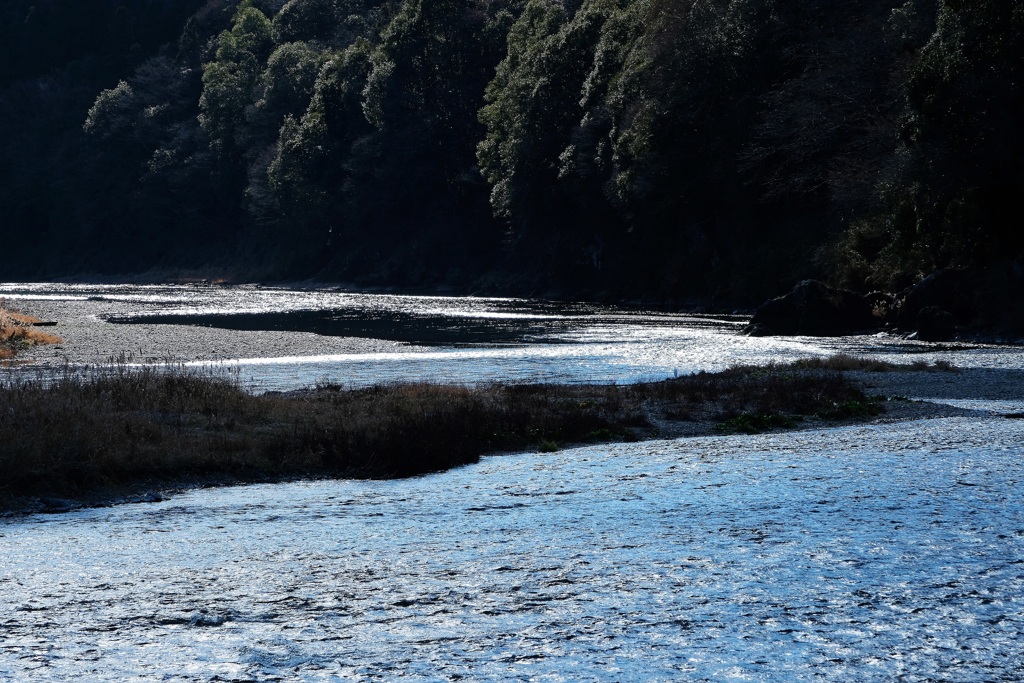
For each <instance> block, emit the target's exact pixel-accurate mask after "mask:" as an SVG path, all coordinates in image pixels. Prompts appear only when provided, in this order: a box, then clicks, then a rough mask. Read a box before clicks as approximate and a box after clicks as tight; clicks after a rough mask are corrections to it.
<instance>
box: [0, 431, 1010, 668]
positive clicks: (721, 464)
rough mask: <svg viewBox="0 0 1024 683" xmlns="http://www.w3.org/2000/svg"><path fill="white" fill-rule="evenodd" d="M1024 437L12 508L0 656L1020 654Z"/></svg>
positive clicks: (171, 664) (487, 470)
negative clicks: (59, 511) (57, 508)
mask: <svg viewBox="0 0 1024 683" xmlns="http://www.w3.org/2000/svg"><path fill="white" fill-rule="evenodd" d="M1022 437H1024V430H1022V426H1021V424H1020V422H1019V421H1012V420H1005V419H998V418H988V419H985V420H970V421H963V420H962V419H959V418H958V419H951V420H943V421H931V422H924V423H920V424H918V425H917V426H916V428H915V429H914V430H911V431H907V430H905V429H904V428H903V426H876V427H856V428H846V429H840V430H831V431H823V432H805V433H799V434H787V435H768V436H759V437H742V438H741V437H716V438H706V439H695V440H688V441H676V442H668V441H661V442H650V443H644V444H631V445H619V446H611V447H607V446H606V447H588V448H582V449H575V450H570V451H564V452H561V453H556V454H551V455H539V454H522V455H517V456H503V457H492V458H486V459H484V461H482V462H481V463H480V464H479V465H474V466H470V467H466V468H464V469H460V470H457V471H453V472H449V473H445V474H440V475H435V476H430V477H424V478H419V479H414V480H409V481H398V482H323V483H312V484H311V483H304V484H285V485H277V486H254V487H244V488H230V489H223V490H210V491H200V492H196V493H192V494H188V495H181V496H177V497H175V498H174V499H172V500H170V501H166V502H161V503H150V504H139V505H126V506H121V507H117V508H110V509H101V510H88V511H83V512H76V513H71V514H65V515H60V516H51V517H31V518H26V519H19V520H8V521H6V522H3V523H2V525H0V543H2V544H3V548H4V563H3V566H2V568H0V615H2V616H0V627H2V631H0V634H2V635H0V680H9V681H22V680H33V681H51V680H52V681H57V680H68V679H70V678H72V677H77V678H81V679H85V680H104V681H126V680H142V679H147V680H183V681H184V680H195V681H214V680H293V679H302V680H339V679H342V678H355V679H363V680H393V679H395V678H398V677H407V678H409V679H412V680H456V679H459V678H466V679H470V680H566V681H569V680H595V679H603V680H678V679H685V680H726V679H732V680H829V681H853V680H879V681H881V680H897V679H899V680H908V681H926V680H927V681H932V680H944V681H964V682H968V681H981V680H990V681H1011V680H1020V678H1019V676H1020V671H1022V670H1024V646H1022V643H1024V617H1022V610H1024V510H1022V507H1021V505H1020V503H1021V496H1022V494H1024V478H1022V476H1021V474H1022V470H1021V465H1020V458H1021V455H1022V452H1021V446H1020V443H1021V440H1022Z"/></svg>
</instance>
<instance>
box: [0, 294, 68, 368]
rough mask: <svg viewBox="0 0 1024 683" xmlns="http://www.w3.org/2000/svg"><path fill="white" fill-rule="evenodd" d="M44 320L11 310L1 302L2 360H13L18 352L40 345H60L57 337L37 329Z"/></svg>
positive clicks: (0, 338) (0, 346) (59, 339)
mask: <svg viewBox="0 0 1024 683" xmlns="http://www.w3.org/2000/svg"><path fill="white" fill-rule="evenodd" d="M41 322H42V320H40V319H39V318H36V317H34V316H31V315H25V314H24V313H19V312H18V311H14V310H11V309H10V308H8V307H7V306H6V305H5V302H4V301H2V300H0V360H7V359H9V358H13V357H14V356H15V354H17V352H18V351H20V350H22V349H24V348H26V347H29V346H36V345H39V344H60V343H61V342H62V341H63V340H62V339H61V338H60V337H58V336H57V335H54V334H50V333H48V332H44V331H42V330H40V329H38V328H36V327H34V325H36V324H37V323H41Z"/></svg>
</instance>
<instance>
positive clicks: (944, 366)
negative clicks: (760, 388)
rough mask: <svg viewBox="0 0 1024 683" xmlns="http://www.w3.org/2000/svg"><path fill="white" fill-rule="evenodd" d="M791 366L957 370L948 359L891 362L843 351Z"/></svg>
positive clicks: (904, 370) (876, 369) (801, 361)
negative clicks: (932, 361)
mask: <svg viewBox="0 0 1024 683" xmlns="http://www.w3.org/2000/svg"><path fill="white" fill-rule="evenodd" d="M792 367H795V368H804V369H809V370H833V371H835V372H845V371H861V372H908V371H915V372H959V370H958V369H957V367H956V366H954V365H953V364H952V363H950V362H949V361H944V360H937V361H935V362H934V363H932V364H931V365H929V364H928V363H927V362H925V361H920V360H918V361H914V362H913V363H891V362H889V361H884V360H876V359H872V358H859V357H857V356H851V355H849V354H845V353H837V354H836V355H834V356H828V357H825V358H803V359H800V360H798V361H794V362H793V363H792Z"/></svg>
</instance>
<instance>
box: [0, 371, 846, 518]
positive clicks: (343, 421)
mask: <svg viewBox="0 0 1024 683" xmlns="http://www.w3.org/2000/svg"><path fill="white" fill-rule="evenodd" d="M857 398H863V395H862V394H861V393H860V392H859V390H857V389H856V388H855V387H854V386H853V385H852V384H850V383H848V382H847V381H845V380H844V379H843V378H842V377H841V376H840V375H838V374H837V373H828V372H824V373H823V372H794V371H785V370H781V369H769V370H761V369H751V368H740V369H735V370H730V371H726V372H724V373H715V374H708V373H702V374H698V375H694V376H691V377H684V378H679V379H676V380H669V381H666V382H658V383H652V384H638V385H624V386H616V385H587V386H561V385H502V384H495V385H489V386H480V387H472V388H470V387H462V386H450V385H433V384H407V385H390V386H378V387H373V388H368V389H357V390H341V389H339V388H337V387H320V388H318V389H315V390H309V391H305V392H294V393H289V394H265V395H262V396H253V395H251V394H248V393H246V392H245V391H244V390H242V389H241V388H240V387H238V386H237V385H236V384H234V383H232V382H231V381H228V380H226V379H223V378H216V377H209V376H200V375H196V374H192V373H188V372H186V371H184V370H174V371H169V372H163V371H158V370H154V369H151V368H142V369H128V368H126V367H125V366H120V367H115V368H112V369H108V370H107V371H104V372H94V373H92V374H90V375H88V376H86V377H82V376H80V375H72V374H70V373H69V374H66V375H65V376H63V377H60V378H57V379H55V380H53V381H51V382H48V383H43V382H39V381H21V382H16V383H14V384H12V385H9V386H6V387H0V508H2V507H5V506H6V507H8V508H10V507H15V506H17V505H20V504H24V502H25V501H26V500H27V499H29V498H32V497H41V496H46V497H62V498H74V499H80V500H89V499H97V498H104V497H106V498H109V497H117V496H121V495H124V494H127V493H131V492H138V491H140V490H143V489H146V488H151V487H154V486H161V487H162V486H174V487H176V486H188V485H198V484H202V483H208V482H243V481H267V480H278V479H285V478H295V477H324V476H332V477H335V476H346V477H368V478H385V477H400V476H410V475H415V474H420V473H425V472H432V471H438V470H443V469H446V468H450V467H454V466H458V465H461V464H465V463H470V462H474V461H476V460H477V459H478V458H479V457H480V456H481V455H483V454H486V453H494V452H499V451H508V450H523V449H531V448H534V449H539V450H545V451H547V450H554V449H557V448H558V447H560V446H561V445H562V444H567V443H582V442H587V441H614V440H624V439H631V440H632V439H638V438H642V437H647V436H659V435H665V434H671V433H673V432H672V428H671V426H672V425H673V424H678V423H679V422H680V421H693V420H727V419H729V418H732V417H735V416H737V415H740V414H742V413H745V412H757V413H786V414H814V413H816V412H818V411H820V410H823V409H826V408H828V407H829V406H834V405H837V404H839V403H841V402H844V401H849V400H853V399H857ZM18 501H21V502H20V503H19V502H18Z"/></svg>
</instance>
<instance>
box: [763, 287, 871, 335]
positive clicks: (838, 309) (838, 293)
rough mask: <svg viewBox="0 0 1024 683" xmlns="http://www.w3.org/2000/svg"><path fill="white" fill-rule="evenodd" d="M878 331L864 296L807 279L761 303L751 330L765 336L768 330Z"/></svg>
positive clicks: (803, 332) (794, 332) (819, 332)
mask: <svg viewBox="0 0 1024 683" xmlns="http://www.w3.org/2000/svg"><path fill="white" fill-rule="evenodd" d="M877 328H878V323H877V320H876V319H875V317H874V316H873V315H872V311H871V306H870V305H869V304H868V302H867V301H866V300H865V299H864V297H862V296H861V295H859V294H857V293H856V292H852V291H850V290H848V289H836V288H833V287H829V286H828V285H825V284H823V283H821V282H818V281H817V280H804V281H803V282H801V283H800V284H798V285H797V286H796V287H795V288H794V289H793V291H792V292H790V293H789V294H786V295H785V296H780V297H778V298H775V299H772V300H771V301H766V302H765V303H763V304H761V306H760V307H759V308H758V309H757V311H756V312H755V313H754V317H753V318H751V320H750V325H749V326H748V328H747V329H748V330H750V331H753V330H758V331H759V332H761V334H762V335H763V334H764V332H763V330H764V329H767V330H770V331H771V333H773V334H784V335H807V336H816V337H835V336H840V335H844V334H853V333H854V332H860V331H864V330H874V329H877Z"/></svg>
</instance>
